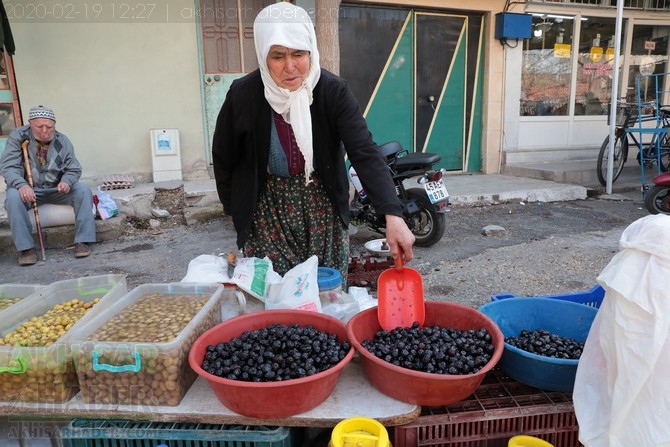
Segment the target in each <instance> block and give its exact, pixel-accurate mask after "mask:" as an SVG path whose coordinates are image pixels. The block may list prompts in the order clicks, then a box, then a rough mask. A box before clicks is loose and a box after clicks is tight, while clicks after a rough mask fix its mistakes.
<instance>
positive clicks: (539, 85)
mask: <svg viewBox="0 0 670 447" xmlns="http://www.w3.org/2000/svg"><path fill="white" fill-rule="evenodd" d="M573 23H574V19H573V18H572V17H568V16H561V15H552V14H541V15H540V14H534V15H533V25H532V26H533V33H532V37H531V38H530V39H526V40H525V41H524V49H523V65H522V71H521V110H520V113H521V115H523V116H547V115H552V116H564V115H567V114H568V110H569V107H568V105H569V100H570V78H571V76H572V33H573V31H572V30H573Z"/></svg>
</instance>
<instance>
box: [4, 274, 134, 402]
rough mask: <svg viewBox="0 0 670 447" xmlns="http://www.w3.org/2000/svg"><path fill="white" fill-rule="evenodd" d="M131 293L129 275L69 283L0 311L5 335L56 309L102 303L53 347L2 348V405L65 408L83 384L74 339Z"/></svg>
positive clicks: (77, 280)
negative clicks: (74, 354)
mask: <svg viewBox="0 0 670 447" xmlns="http://www.w3.org/2000/svg"><path fill="white" fill-rule="evenodd" d="M127 291H128V288H127V285H126V278H125V276H124V275H102V276H91V277H86V278H78V279H68V280H64V281H58V282H55V283H52V284H50V285H48V286H45V287H43V288H41V289H40V290H38V291H37V292H35V293H33V294H32V295H30V296H28V297H26V298H25V299H23V300H21V301H20V302H18V303H17V304H15V305H13V306H12V307H11V308H10V309H6V310H5V311H3V312H0V322H1V323H0V335H2V336H6V335H7V334H8V333H9V332H12V331H14V330H15V329H16V328H17V327H19V326H20V325H22V324H23V323H25V322H28V321H29V320H30V319H31V318H33V317H38V316H41V315H44V314H45V313H46V312H47V311H49V310H51V309H53V308H55V306H57V305H62V304H63V303H66V302H68V301H71V300H73V299H78V300H80V301H84V302H91V301H94V300H96V299H100V301H99V302H98V304H96V305H95V306H94V307H93V308H91V309H90V310H89V311H88V312H87V313H86V314H85V315H84V316H83V317H82V318H81V319H79V320H78V321H77V322H76V323H74V324H73V325H72V327H71V328H70V329H69V330H68V331H67V332H65V334H64V335H62V336H61V337H60V338H58V339H57V340H56V342H55V343H53V344H51V345H49V346H44V347H34V346H25V347H16V346H0V401H18V402H49V403H52V402H53V403H62V402H65V401H67V400H69V399H70V398H71V397H72V396H74V394H76V393H77V391H78V390H79V385H78V382H77V375H76V373H75V370H74V364H73V363H72V352H71V349H70V340H71V334H72V333H73V332H74V331H76V330H77V328H78V327H79V326H81V325H82V324H85V323H86V321H87V320H89V319H90V318H91V317H93V316H94V315H95V313H96V312H97V311H98V310H99V309H101V308H104V307H105V306H107V305H108V303H110V302H114V300H116V299H117V298H120V297H121V296H123V294H125V293H127Z"/></svg>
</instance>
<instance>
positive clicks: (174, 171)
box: [149, 129, 182, 182]
mask: <svg viewBox="0 0 670 447" xmlns="http://www.w3.org/2000/svg"><path fill="white" fill-rule="evenodd" d="M149 134H150V136H151V163H152V165H153V170H154V182H167V181H170V180H181V179H182V175H181V153H180V150H179V130H177V129H151V130H150V132H149Z"/></svg>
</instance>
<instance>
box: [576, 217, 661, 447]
mask: <svg viewBox="0 0 670 447" xmlns="http://www.w3.org/2000/svg"><path fill="white" fill-rule="evenodd" d="M619 246H620V251H619V253H617V254H616V255H615V256H614V258H612V260H611V261H610V263H609V264H608V265H607V267H605V269H604V270H603V271H602V272H601V274H600V275H599V276H598V282H599V283H600V284H601V285H602V286H603V288H604V289H605V298H604V300H603V303H602V305H601V306H600V309H599V310H598V314H597V315H596V318H595V320H594V322H593V325H592V327H591V331H590V332H589V336H588V338H587V340H586V343H585V346H584V352H583V353H582V356H581V358H580V360H579V366H578V368H577V375H576V378H575V387H574V390H573V396H572V397H573V403H574V408H575V415H576V416H577V422H578V423H579V441H580V442H581V443H582V444H584V445H585V446H586V447H633V446H635V447H652V446H653V447H668V446H670V424H669V423H668V416H669V415H670V380H669V379H668V378H669V377H670V292H669V289H668V278H669V277H670V216H666V215H662V214H659V215H651V216H646V217H643V218H642V219H638V220H637V221H635V222H633V223H632V224H631V225H630V226H629V227H628V228H626V230H625V231H624V232H623V234H622V236H621V240H620V242H619Z"/></svg>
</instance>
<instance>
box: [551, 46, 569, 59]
mask: <svg viewBox="0 0 670 447" xmlns="http://www.w3.org/2000/svg"><path fill="white" fill-rule="evenodd" d="M570 51H571V50H570V44H569V43H555V44H554V57H570Z"/></svg>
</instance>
